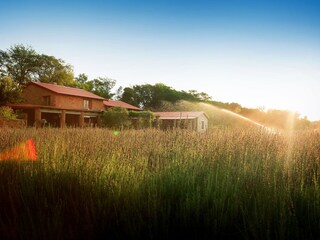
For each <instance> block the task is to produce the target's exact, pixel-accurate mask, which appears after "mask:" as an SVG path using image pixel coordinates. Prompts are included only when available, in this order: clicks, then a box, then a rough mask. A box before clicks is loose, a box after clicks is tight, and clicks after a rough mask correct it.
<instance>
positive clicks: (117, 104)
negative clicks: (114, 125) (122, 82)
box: [103, 99, 141, 111]
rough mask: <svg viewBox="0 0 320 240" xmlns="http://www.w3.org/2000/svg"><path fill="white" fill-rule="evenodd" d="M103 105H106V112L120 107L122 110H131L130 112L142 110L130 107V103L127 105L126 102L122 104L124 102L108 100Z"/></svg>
mask: <svg viewBox="0 0 320 240" xmlns="http://www.w3.org/2000/svg"><path fill="white" fill-rule="evenodd" d="M103 104H104V106H105V108H106V110H107V109H108V108H111V107H120V108H125V109H127V110H130V111H141V109H140V108H138V107H135V106H132V105H130V104H128V103H125V102H122V101H119V100H111V99H108V100H104V101H103Z"/></svg>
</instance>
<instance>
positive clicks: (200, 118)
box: [197, 114, 208, 132]
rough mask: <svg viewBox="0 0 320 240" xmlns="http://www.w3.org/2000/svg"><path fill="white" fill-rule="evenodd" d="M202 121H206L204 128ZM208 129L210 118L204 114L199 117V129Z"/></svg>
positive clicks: (200, 130) (202, 130)
mask: <svg viewBox="0 0 320 240" xmlns="http://www.w3.org/2000/svg"><path fill="white" fill-rule="evenodd" d="M202 121H204V129H202V126H201V125H202V123H201V122H202ZM207 130H208V118H207V117H206V116H205V115H204V114H202V115H200V116H199V117H198V118H197V131H198V132H204V131H207Z"/></svg>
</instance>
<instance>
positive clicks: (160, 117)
mask: <svg viewBox="0 0 320 240" xmlns="http://www.w3.org/2000/svg"><path fill="white" fill-rule="evenodd" d="M154 115H155V117H156V122H157V126H158V127H159V128H161V129H177V128H178V129H189V130H194V131H198V132H205V131H207V130H208V120H209V117H208V116H207V114H205V113H204V112H154Z"/></svg>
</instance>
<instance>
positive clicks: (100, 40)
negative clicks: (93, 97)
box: [0, 0, 320, 120]
mask: <svg viewBox="0 0 320 240" xmlns="http://www.w3.org/2000/svg"><path fill="white" fill-rule="evenodd" d="M280 2H281V3H280ZM0 7H1V15H0V33H1V35H0V36H1V37H0V49H1V50H6V49H8V48H9V47H10V46H12V45H14V44H18V43H22V44H25V45H30V46H32V47H33V48H34V49H35V50H36V51H38V52H40V53H45V54H49V55H53V56H55V57H58V58H62V59H63V60H65V61H66V62H67V63H70V64H71V65H73V66H74V72H75V75H78V74H79V73H86V74H88V75H89V77H90V78H93V77H98V76H108V77H110V78H113V79H116V80H117V87H119V86H123V87H126V86H130V85H134V84H142V83H151V84H153V83H158V82H162V83H164V84H166V85H169V86H172V87H173V88H176V89H178V90H191V89H194V90H197V91H199V92H206V93H208V94H209V95H210V96H212V98H213V100H215V101H222V102H237V103H239V104H241V105H242V106H244V107H252V108H256V107H262V106H264V107H265V108H266V109H268V108H276V109H282V110H285V109H288V110H292V111H297V112H298V113H300V114H301V116H305V115H306V116H307V117H308V118H309V119H310V120H319V119H320V107H319V103H320V94H318V92H319V90H320V26H319V25H320V14H319V12H320V2H319V1H312V0H306V1H296V0H292V1H273V0H268V1H235V0H230V1H203V0H200V1H182V0H181V1H178V0H171V1H169V0H161V1H160V0H158V1H146V0H145V1H139V0H138V1H128V0H127V1H124V0H120V1H113V0H110V1H102V0H101V1H95V0H93V1H83V2H79V1H2V2H1V4H0Z"/></svg>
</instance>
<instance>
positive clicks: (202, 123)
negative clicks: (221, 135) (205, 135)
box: [201, 121, 204, 130]
mask: <svg viewBox="0 0 320 240" xmlns="http://www.w3.org/2000/svg"><path fill="white" fill-rule="evenodd" d="M201 129H202V130H204V121H201Z"/></svg>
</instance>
